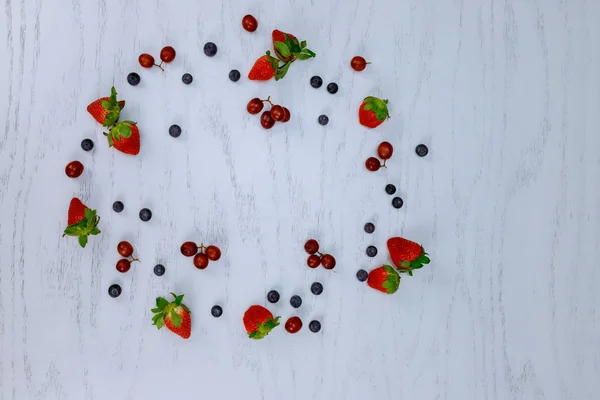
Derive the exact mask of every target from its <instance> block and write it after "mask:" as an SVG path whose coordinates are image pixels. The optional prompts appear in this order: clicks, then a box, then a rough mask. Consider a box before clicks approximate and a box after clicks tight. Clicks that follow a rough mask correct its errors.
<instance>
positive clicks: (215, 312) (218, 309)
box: [210, 306, 223, 318]
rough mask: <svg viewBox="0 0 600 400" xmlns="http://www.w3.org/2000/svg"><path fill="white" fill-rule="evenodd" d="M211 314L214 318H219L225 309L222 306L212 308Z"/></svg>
mask: <svg viewBox="0 0 600 400" xmlns="http://www.w3.org/2000/svg"><path fill="white" fill-rule="evenodd" d="M210 313H211V314H212V316H213V317H215V318H219V317H220V316H221V315H223V309H222V308H221V306H212V308H211V309H210Z"/></svg>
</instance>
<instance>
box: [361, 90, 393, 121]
mask: <svg viewBox="0 0 600 400" xmlns="http://www.w3.org/2000/svg"><path fill="white" fill-rule="evenodd" d="M363 101H364V102H365V103H366V104H365V105H364V107H363V109H364V110H365V111H373V112H374V113H375V116H376V117H377V119H378V120H380V121H384V120H385V119H386V118H389V117H390V113H389V111H388V108H387V103H388V101H387V100H381V99H378V98H377V97H372V96H369V97H367V98H365V99H364V100H363Z"/></svg>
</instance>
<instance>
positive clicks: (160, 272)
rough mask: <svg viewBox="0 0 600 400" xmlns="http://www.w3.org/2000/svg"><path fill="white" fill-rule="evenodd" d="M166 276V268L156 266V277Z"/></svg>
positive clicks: (160, 265) (159, 265)
mask: <svg viewBox="0 0 600 400" xmlns="http://www.w3.org/2000/svg"><path fill="white" fill-rule="evenodd" d="M164 274H165V266H164V265H162V264H156V265H155V266H154V275H156V276H163V275H164Z"/></svg>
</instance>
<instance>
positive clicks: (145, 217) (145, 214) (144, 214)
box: [140, 208, 152, 222]
mask: <svg viewBox="0 0 600 400" xmlns="http://www.w3.org/2000/svg"><path fill="white" fill-rule="evenodd" d="M150 218H152V211H150V210H149V209H147V208H142V209H141V210H140V219H141V220H142V221H144V222H148V221H150Z"/></svg>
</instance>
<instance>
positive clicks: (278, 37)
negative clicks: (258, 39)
mask: <svg viewBox="0 0 600 400" xmlns="http://www.w3.org/2000/svg"><path fill="white" fill-rule="evenodd" d="M285 35H287V37H289V38H290V39H292V40H294V39H296V37H295V36H294V35H292V34H291V33H285V32H282V31H280V30H279V29H275V30H273V33H272V34H271V37H272V38H273V47H275V43H276V42H285Z"/></svg>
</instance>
